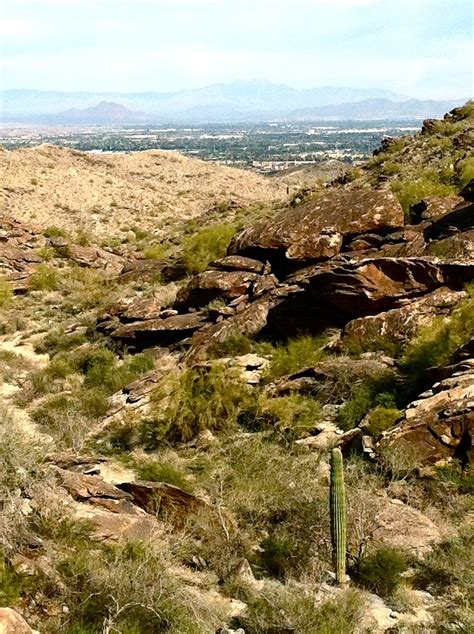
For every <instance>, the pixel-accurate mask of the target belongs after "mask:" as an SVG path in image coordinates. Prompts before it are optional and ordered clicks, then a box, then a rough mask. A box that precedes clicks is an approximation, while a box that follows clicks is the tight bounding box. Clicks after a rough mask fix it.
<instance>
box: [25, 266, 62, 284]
mask: <svg viewBox="0 0 474 634" xmlns="http://www.w3.org/2000/svg"><path fill="white" fill-rule="evenodd" d="M59 282H60V279H59V272H58V271H57V269H55V268H53V267H52V266H49V265H48V264H40V265H39V266H38V267H37V268H36V270H35V271H34V273H32V275H31V276H30V279H29V280H28V288H29V289H30V290H31V291H55V290H57V289H58V288H59Z"/></svg>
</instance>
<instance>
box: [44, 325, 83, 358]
mask: <svg viewBox="0 0 474 634" xmlns="http://www.w3.org/2000/svg"><path fill="white" fill-rule="evenodd" d="M86 342H87V337H86V335H85V334H84V333H82V332H71V333H66V332H64V330H63V329H61V328H59V329H56V330H50V332H48V333H47V335H46V336H45V338H44V339H43V340H42V341H41V342H39V343H38V344H37V345H36V346H35V351H36V352H38V353H45V352H48V353H49V354H50V355H55V354H57V353H58V352H65V351H67V350H72V349H73V348H77V347H79V346H82V344H84V343H86Z"/></svg>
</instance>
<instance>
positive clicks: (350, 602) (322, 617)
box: [231, 585, 364, 634]
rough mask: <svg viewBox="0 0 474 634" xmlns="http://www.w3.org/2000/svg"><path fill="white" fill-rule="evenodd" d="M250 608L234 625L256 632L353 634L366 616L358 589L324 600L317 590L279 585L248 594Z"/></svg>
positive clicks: (274, 633) (269, 633) (236, 619)
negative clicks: (255, 593)
mask: <svg viewBox="0 0 474 634" xmlns="http://www.w3.org/2000/svg"><path fill="white" fill-rule="evenodd" d="M245 599H246V603H247V606H248V607H247V610H246V611H245V613H244V614H243V615H242V616H239V617H237V618H235V619H234V620H233V621H232V623H231V625H232V626H233V627H242V628H243V629H244V630H245V631H246V632H255V634H277V633H283V632H298V634H350V633H351V632H354V631H355V629H356V628H357V625H358V623H359V622H361V620H362V616H363V612H364V610H363V600H362V598H361V597H360V595H359V594H357V593H356V592H355V591H354V590H346V591H344V592H343V593H341V594H340V595H339V596H338V597H337V598H334V599H329V600H326V601H323V602H321V603H319V602H317V601H316V600H315V592H314V591H313V592H311V591H302V590H301V588H299V587H293V586H291V585H289V586H280V587H278V586H275V587H273V588H271V589H268V590H265V591H264V592H262V593H261V594H259V595H254V596H252V595H250V596H247V597H245Z"/></svg>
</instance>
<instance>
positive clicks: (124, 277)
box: [119, 259, 186, 284]
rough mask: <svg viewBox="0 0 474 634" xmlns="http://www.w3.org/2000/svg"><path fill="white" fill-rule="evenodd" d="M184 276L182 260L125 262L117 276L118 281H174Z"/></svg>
mask: <svg viewBox="0 0 474 634" xmlns="http://www.w3.org/2000/svg"><path fill="white" fill-rule="evenodd" d="M184 277H186V267H185V266H184V263H183V262H182V260H151V259H150V260H148V259H145V260H134V261H132V262H127V263H126V264H125V265H124V267H123V269H122V271H121V273H120V276H119V282H123V283H124V284H126V283H128V282H155V281H156V280H157V279H160V280H163V281H164V282H174V281H176V280H180V279H183V278H184Z"/></svg>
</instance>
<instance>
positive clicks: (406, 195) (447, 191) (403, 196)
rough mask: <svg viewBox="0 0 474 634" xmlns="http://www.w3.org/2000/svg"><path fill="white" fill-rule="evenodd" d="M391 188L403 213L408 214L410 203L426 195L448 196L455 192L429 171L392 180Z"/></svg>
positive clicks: (412, 203)
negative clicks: (416, 175)
mask: <svg viewBox="0 0 474 634" xmlns="http://www.w3.org/2000/svg"><path fill="white" fill-rule="evenodd" d="M391 188H392V191H393V192H394V193H395V194H396V195H397V196H398V199H399V201H400V204H401V205H402V207H403V211H404V212H405V214H409V212H410V208H411V207H412V205H414V204H415V203H417V202H419V201H420V200H422V199H423V198H426V197H427V196H450V195H452V194H454V193H456V192H455V189H454V187H453V186H451V185H446V184H444V183H441V182H440V181H439V179H438V176H434V175H433V174H431V172H430V173H427V174H425V175H422V176H419V177H418V178H410V179H409V180H395V181H392V183H391Z"/></svg>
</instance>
